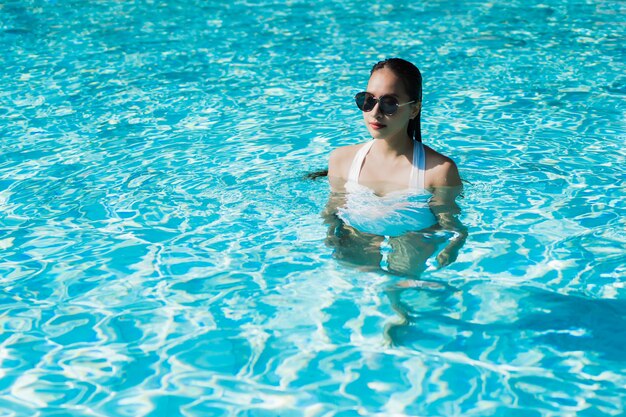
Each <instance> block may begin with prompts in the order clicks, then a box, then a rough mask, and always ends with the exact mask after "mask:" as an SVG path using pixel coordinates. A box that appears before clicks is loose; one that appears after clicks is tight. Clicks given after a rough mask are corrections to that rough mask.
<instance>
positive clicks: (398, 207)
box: [324, 58, 467, 276]
mask: <svg viewBox="0 0 626 417" xmlns="http://www.w3.org/2000/svg"><path fill="white" fill-rule="evenodd" d="M355 100H356V104H357V106H358V107H359V109H360V110H361V111H363V119H364V121H365V124H366V126H367V129H368V131H369V133H370V134H371V136H372V140H370V141H368V142H366V143H364V144H359V145H352V146H344V147H341V148H338V149H336V150H334V151H333V152H332V153H331V155H330V158H329V166H328V178H329V182H330V185H331V190H332V191H333V193H332V194H331V198H330V200H329V203H328V205H327V207H326V210H325V212H324V218H325V219H326V223H327V224H328V225H329V229H328V236H327V243H328V244H329V245H331V246H333V247H334V248H335V252H334V256H335V257H336V258H338V259H342V260H345V261H348V262H349V263H351V264H357V265H360V266H362V267H365V268H374V269H377V268H382V269H384V270H387V271H389V272H392V273H399V274H402V275H411V276H419V275H420V274H421V272H422V271H424V270H425V269H426V267H427V266H426V264H427V261H428V259H429V258H430V257H431V256H432V255H433V254H434V253H435V252H436V251H437V250H438V248H439V247H440V246H442V245H445V247H444V248H443V250H441V251H440V252H439V254H438V255H437V261H438V263H439V266H444V265H447V264H449V263H450V262H452V261H454V260H455V259H456V256H457V253H458V250H459V249H460V247H461V246H462V245H463V243H464V242H465V239H466V236H467V233H466V230H465V228H464V227H463V226H462V225H461V224H460V223H459V221H458V219H457V218H456V216H455V215H456V214H457V213H458V206H456V204H455V198H456V197H457V196H458V195H459V193H460V192H461V189H462V186H461V179H460V177H459V172H458V170H457V167H456V164H455V163H454V161H452V160H451V159H450V158H448V157H446V156H444V155H442V154H440V153H438V152H436V151H435V150H433V149H432V148H430V147H428V146H425V145H423V144H422V142H421V131H420V113H421V108H422V77H421V74H420V72H419V70H418V69H417V67H415V66H414V65H413V64H411V63H410V62H408V61H405V60H403V59H399V58H391V59H387V60H385V61H381V62H378V63H377V64H376V65H374V67H373V68H372V70H371V72H370V78H369V82H368V84H367V89H366V91H365V92H361V93H358V94H357V95H356V96H355ZM442 230H443V231H448V232H451V233H452V234H453V236H452V237H451V238H449V236H447V237H445V236H443V237H442V234H437V233H436V232H438V231H442ZM444 235H445V234H444ZM446 242H447V243H446Z"/></svg>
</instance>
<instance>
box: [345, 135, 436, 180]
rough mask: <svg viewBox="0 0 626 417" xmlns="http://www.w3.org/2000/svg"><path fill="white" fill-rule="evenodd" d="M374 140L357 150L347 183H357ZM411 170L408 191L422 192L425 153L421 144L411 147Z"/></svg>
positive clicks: (416, 143) (417, 143) (415, 143)
mask: <svg viewBox="0 0 626 417" xmlns="http://www.w3.org/2000/svg"><path fill="white" fill-rule="evenodd" d="M375 141H376V139H372V140H371V141H369V142H367V143H366V144H365V145H363V146H362V147H361V149H359V151H358V152H357V153H356V155H355V156H354V159H353V160H352V165H350V172H349V173H348V182H349V183H355V184H358V183H359V175H360V174H361V169H362V168H363V162H364V161H365V157H366V156H367V154H368V153H369V151H370V149H372V145H373V144H374V142H375ZM412 165H413V168H412V169H411V177H410V178H409V189H410V190H423V189H424V171H426V152H425V151H424V144H423V143H422V142H417V141H415V142H414V146H413V164H412Z"/></svg>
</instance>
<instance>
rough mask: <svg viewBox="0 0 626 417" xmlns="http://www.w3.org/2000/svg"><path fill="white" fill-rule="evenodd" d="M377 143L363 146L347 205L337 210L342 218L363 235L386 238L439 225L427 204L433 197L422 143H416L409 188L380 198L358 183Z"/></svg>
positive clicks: (352, 174)
mask: <svg viewBox="0 0 626 417" xmlns="http://www.w3.org/2000/svg"><path fill="white" fill-rule="evenodd" d="M374 141H375V139H373V140H371V141H370V142H367V143H366V144H365V145H364V146H362V147H361V149H359V151H358V152H357V153H356V155H355V157H354V160H353V161H352V165H351V166H350V172H349V173H348V181H347V182H346V191H347V193H346V204H345V206H343V207H339V208H338V209H337V215H338V216H339V218H340V219H341V220H343V221H344V222H345V223H346V224H347V225H349V226H352V227H354V228H355V229H357V230H359V231H361V232H364V233H371V234H375V235H379V236H385V237H395V236H401V235H403V234H405V233H407V232H415V231H419V230H423V229H426V228H428V227H430V226H432V225H434V224H436V223H437V219H436V218H435V215H434V214H433V212H432V211H431V210H430V207H429V205H428V201H429V200H430V197H431V194H430V193H428V192H427V191H426V190H425V189H424V171H425V170H426V155H425V151H424V145H423V144H422V143H421V142H414V146H413V163H412V165H413V168H412V169H411V176H410V178H409V187H408V189H406V190H400V191H394V192H391V193H389V194H386V195H384V196H377V195H376V194H375V193H374V191H373V190H371V189H370V188H368V187H366V186H364V185H361V184H359V174H360V173H361V168H362V167H363V162H364V161H365V157H366V156H367V154H368V152H369V151H370V149H371V148H372V145H373V144H374Z"/></svg>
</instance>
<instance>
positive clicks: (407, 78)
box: [370, 58, 422, 142]
mask: <svg viewBox="0 0 626 417" xmlns="http://www.w3.org/2000/svg"><path fill="white" fill-rule="evenodd" d="M383 68H388V69H390V70H391V71H393V73H394V74H396V76H397V77H398V78H400V80H401V81H402V84H404V89H405V90H406V93H407V94H408V95H409V98H410V99H411V100H415V102H416V103H418V104H420V105H421V103H422V73H421V72H420V70H419V69H418V68H417V67H416V66H415V65H413V64H411V63H410V62H409V61H405V60H404V59H401V58H389V59H385V60H384V61H380V62H377V63H376V64H375V65H374V66H373V67H372V70H371V71H370V76H371V75H372V74H373V73H374V72H376V71H378V70H380V69H383ZM421 115H422V110H421V107H420V112H419V113H418V114H417V116H415V117H414V118H413V119H411V120H410V121H409V126H408V127H407V133H408V134H409V137H410V138H411V139H414V140H416V141H418V142H421V141H422V127H421V122H420V117H421Z"/></svg>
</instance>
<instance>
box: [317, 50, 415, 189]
mask: <svg viewBox="0 0 626 417" xmlns="http://www.w3.org/2000/svg"><path fill="white" fill-rule="evenodd" d="M383 68H389V69H390V70H391V71H393V73H394V74H396V76H397V77H398V78H400V80H402V84H404V89H405V90H406V93H407V94H408V95H409V98H410V99H411V100H415V102H416V103H418V104H420V111H419V113H417V116H415V117H414V118H413V119H411V120H410V121H409V125H408V127H407V133H408V135H409V137H410V138H411V139H413V140H416V141H418V142H421V141H422V126H421V120H420V117H421V115H422V109H421V103H422V73H421V72H420V70H419V69H418V68H417V67H416V66H415V65H413V64H411V63H410V62H409V61H405V60H404V59H401V58H388V59H385V60H384V61H380V62H377V63H376V64H374V66H373V67H372V70H371V71H370V77H371V76H372V74H373V73H374V72H376V71H378V70H379V69H383ZM327 175H328V170H327V169H326V170H321V171H315V172H311V173H308V174H306V175H305V178H308V179H312V180H315V179H317V178H320V177H325V176H327Z"/></svg>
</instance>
